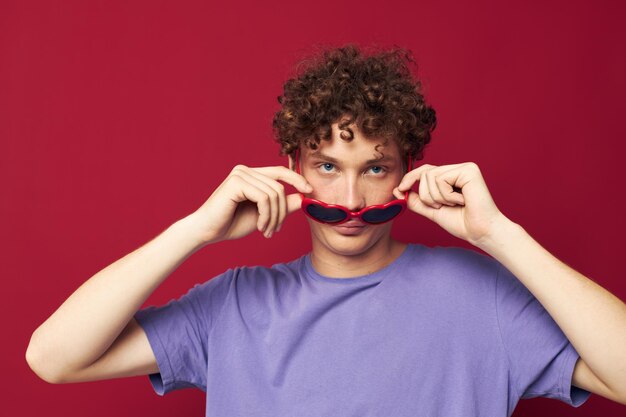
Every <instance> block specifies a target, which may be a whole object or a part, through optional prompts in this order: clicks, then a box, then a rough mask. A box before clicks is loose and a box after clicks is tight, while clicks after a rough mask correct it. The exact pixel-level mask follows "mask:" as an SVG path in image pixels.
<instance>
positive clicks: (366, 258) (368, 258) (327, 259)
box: [311, 237, 407, 279]
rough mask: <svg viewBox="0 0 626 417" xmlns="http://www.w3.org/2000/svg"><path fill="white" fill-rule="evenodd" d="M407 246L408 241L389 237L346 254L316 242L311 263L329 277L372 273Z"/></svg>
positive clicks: (391, 260)
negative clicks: (367, 247)
mask: <svg viewBox="0 0 626 417" xmlns="http://www.w3.org/2000/svg"><path fill="white" fill-rule="evenodd" d="M406 246H407V245H406V243H402V242H398V241H397V240H393V239H391V237H388V238H387V239H381V240H379V241H378V242H376V244H374V246H372V247H371V248H369V249H368V250H366V251H364V252H363V253H360V254H358V255H349V256H346V255H342V254H338V253H335V252H333V251H331V250H329V249H328V248H327V247H325V246H324V245H323V244H322V243H321V242H314V243H313V251H312V252H311V263H312V264H313V268H314V269H315V271H316V272H317V273H319V274H321V275H324V276H327V277H332V278H337V279H341V278H351V277H357V276H361V275H367V274H371V273H373V272H376V271H378V270H380V269H382V268H384V267H385V266H387V265H389V264H391V263H392V262H393V261H395V260H396V259H397V258H398V257H399V256H400V255H401V254H402V252H403V251H404V249H405V248H406Z"/></svg>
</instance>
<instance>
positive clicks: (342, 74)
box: [272, 44, 437, 160]
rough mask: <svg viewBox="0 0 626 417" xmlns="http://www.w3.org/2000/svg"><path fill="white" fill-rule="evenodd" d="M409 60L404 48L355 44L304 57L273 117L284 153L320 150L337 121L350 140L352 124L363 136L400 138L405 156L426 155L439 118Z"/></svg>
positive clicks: (277, 137)
mask: <svg viewBox="0 0 626 417" xmlns="http://www.w3.org/2000/svg"><path fill="white" fill-rule="evenodd" d="M409 63H413V64H415V61H414V60H413V58H412V56H411V52H410V51H407V50H405V49H402V48H398V47H395V48H394V49H390V50H383V51H376V52H374V53H371V54H365V53H363V52H362V51H361V50H360V49H359V47H358V46H355V45H352V44H349V45H347V46H344V47H340V48H335V49H326V50H323V51H322V53H321V54H318V55H316V56H313V57H311V58H309V59H307V60H305V61H303V62H301V64H300V65H301V67H302V68H303V69H304V71H303V72H302V73H301V74H300V75H297V76H296V77H295V78H291V79H289V80H287V81H286V82H285V84H284V85H283V89H284V91H283V94H282V95H281V96H279V97H278V102H279V103H280V105H281V109H280V110H279V111H277V112H276V113H275V114H274V118H273V121H272V127H273V131H274V136H275V140H276V141H277V142H278V143H279V144H280V146H281V149H280V155H282V156H284V155H291V154H293V153H294V152H295V151H296V150H297V149H298V148H299V147H300V145H305V146H308V147H309V148H310V149H313V150H315V149H317V147H318V145H319V143H320V141H321V140H330V139H331V137H332V136H331V133H332V130H331V124H333V123H339V129H340V130H341V133H340V137H341V138H342V139H343V140H347V141H350V140H352V139H353V138H354V133H353V131H352V129H350V127H349V126H350V125H352V124H353V123H354V124H355V125H356V126H357V127H358V128H359V130H360V131H361V132H362V133H363V135H364V136H366V137H382V138H384V139H385V143H387V141H388V140H389V139H393V140H396V141H397V143H398V145H399V147H400V151H401V152H404V155H405V156H407V155H408V156H410V157H411V158H412V159H414V160H419V159H422V158H423V149H424V147H425V146H426V145H427V144H428V143H429V142H430V139H431V132H432V131H433V130H434V129H435V127H436V125H437V118H436V116H435V110H434V109H433V108H432V107H431V106H429V105H427V104H426V102H425V100H424V96H423V95H422V92H421V87H422V86H421V82H420V81H419V80H418V79H417V78H415V77H413V76H412V75H411V72H410V70H409V67H408V64H409Z"/></svg>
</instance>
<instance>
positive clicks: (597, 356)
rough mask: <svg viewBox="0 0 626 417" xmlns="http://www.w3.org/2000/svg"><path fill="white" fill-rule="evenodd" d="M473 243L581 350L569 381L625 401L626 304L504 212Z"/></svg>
mask: <svg viewBox="0 0 626 417" xmlns="http://www.w3.org/2000/svg"><path fill="white" fill-rule="evenodd" d="M476 246H477V247H479V248H481V249H482V250H484V251H485V252H487V253H488V254H489V255H491V256H493V257H494V258H495V259H497V260H498V261H499V262H500V263H502V265H504V266H505V267H506V268H507V269H508V270H509V271H511V273H513V275H515V276H516V277H517V278H518V279H519V280H520V281H521V282H522V283H523V284H524V286H525V287H526V288H528V290H529V291H530V292H531V293H532V294H533V295H534V296H535V298H537V300H538V301H539V302H540V303H541V304H542V305H543V307H544V308H545V309H546V311H547V312H548V313H549V314H550V316H551V317H552V318H553V319H554V321H555V322H556V323H557V324H558V325H559V328H560V329H561V330H562V331H563V333H564V334H565V336H566V337H567V339H568V340H569V341H570V342H571V344H572V345H573V346H574V348H575V349H576V351H577V352H578V353H579V354H580V359H579V361H578V362H577V363H576V367H575V369H574V376H573V385H576V386H578V387H580V388H583V389H586V390H588V391H590V392H594V393H597V394H600V395H602V396H603V397H605V398H608V399H610V400H613V401H616V402H619V403H621V404H625V405H626V304H624V303H623V302H622V301H621V300H620V299H619V298H617V297H616V296H614V295H613V294H611V293H610V292H609V291H607V290H606V289H604V288H602V287H601V286H600V285H598V284H596V283H595V282H593V281H592V280H590V279H589V278H587V277H585V276H584V275H582V274H580V273H578V272H576V271H575V270H573V269H572V268H570V267H569V266H567V265H565V264H564V263H563V262H561V261H560V260H558V259H557V258H556V257H554V256H553V255H552V254H550V253H549V252H548V251H547V250H545V249H544V248H543V247H542V246H541V245H539V243H537V242H536V241H535V240H534V239H533V238H532V237H531V236H530V235H529V234H528V233H526V231H525V230H524V229H523V228H522V227H521V226H519V225H517V224H515V223H513V222H512V221H510V220H509V219H507V218H506V217H504V216H501V217H499V220H498V221H496V222H494V225H493V228H492V232H491V233H490V234H489V235H486V236H485V237H484V238H482V239H481V240H480V241H479V242H476Z"/></svg>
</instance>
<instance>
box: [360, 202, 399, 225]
mask: <svg viewBox="0 0 626 417" xmlns="http://www.w3.org/2000/svg"><path fill="white" fill-rule="evenodd" d="M401 211H402V206H401V205H399V204H393V205H391V206H389V207H386V208H384V209H372V210H368V211H366V212H365V213H363V221H366V222H368V223H384V222H386V221H389V220H391V219H393V218H394V217H396V216H397V215H398V214H399V213H400V212H401Z"/></svg>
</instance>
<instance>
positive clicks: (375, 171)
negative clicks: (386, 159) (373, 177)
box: [370, 166, 385, 174]
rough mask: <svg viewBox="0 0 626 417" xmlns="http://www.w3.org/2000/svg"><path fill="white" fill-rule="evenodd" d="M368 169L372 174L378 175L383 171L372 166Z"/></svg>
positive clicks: (381, 168)
mask: <svg viewBox="0 0 626 417" xmlns="http://www.w3.org/2000/svg"><path fill="white" fill-rule="evenodd" d="M370 169H371V170H372V172H373V173H374V174H380V173H381V172H384V171H385V169H384V168H383V167H379V166H373V167H371V168H370Z"/></svg>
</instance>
